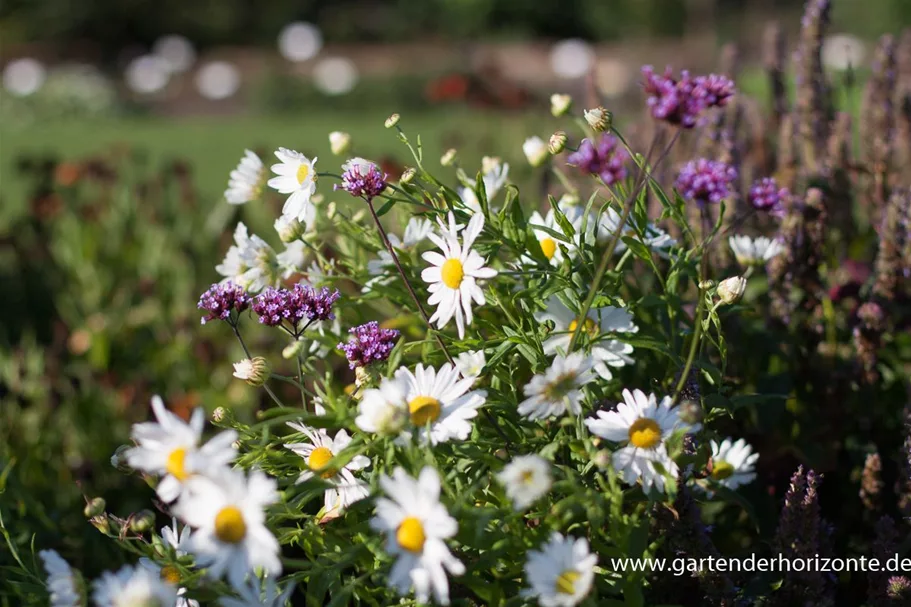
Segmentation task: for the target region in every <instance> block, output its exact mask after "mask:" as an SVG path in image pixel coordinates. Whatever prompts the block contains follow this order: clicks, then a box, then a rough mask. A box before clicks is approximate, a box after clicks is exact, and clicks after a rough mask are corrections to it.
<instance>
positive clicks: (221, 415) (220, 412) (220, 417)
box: [212, 407, 228, 423]
mask: <svg viewBox="0 0 911 607" xmlns="http://www.w3.org/2000/svg"><path fill="white" fill-rule="evenodd" d="M227 414H228V412H227V411H225V408H224V407H215V411H212V421H213V422H215V423H218V422H221V421H224V419H225V416H226V415H227Z"/></svg>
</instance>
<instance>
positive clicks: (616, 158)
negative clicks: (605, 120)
mask: <svg viewBox="0 0 911 607" xmlns="http://www.w3.org/2000/svg"><path fill="white" fill-rule="evenodd" d="M627 160H629V153H628V152H627V151H626V148H624V147H622V146H620V145H619V140H618V139H617V138H616V137H614V136H613V135H609V134H608V133H604V134H602V135H601V139H600V140H599V141H598V145H597V146H596V145H595V144H593V143H592V141H591V140H590V139H583V140H582V143H581V144H580V145H579V150H578V151H576V152H574V153H572V154H570V155H569V157H568V158H567V159H566V163H567V164H568V165H570V166H574V167H577V168H578V169H579V170H580V171H582V172H583V173H588V174H591V175H598V176H599V177H600V178H601V180H602V181H603V182H604V183H605V184H607V185H611V184H613V183H616V182H618V181H621V180H623V179H624V178H626V161H627Z"/></svg>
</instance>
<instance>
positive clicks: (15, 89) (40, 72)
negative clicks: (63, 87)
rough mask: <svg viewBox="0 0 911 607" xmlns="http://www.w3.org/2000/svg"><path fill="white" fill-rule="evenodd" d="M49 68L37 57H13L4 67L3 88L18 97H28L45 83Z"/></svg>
mask: <svg viewBox="0 0 911 607" xmlns="http://www.w3.org/2000/svg"><path fill="white" fill-rule="evenodd" d="M45 78H47V70H45V69H44V65H43V64H42V63H41V62H40V61H38V60H37V59H32V58H31V57H22V58H20V59H13V60H12V61H10V62H9V63H7V64H6V67H4V68H3V88H5V89H6V90H7V91H9V92H10V93H11V94H13V95H16V96H17V97H27V96H28V95H31V94H32V93H34V92H36V91H37V90H38V89H40V88H41V85H42V84H44V80H45Z"/></svg>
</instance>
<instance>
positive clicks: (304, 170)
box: [297, 162, 310, 185]
mask: <svg viewBox="0 0 911 607" xmlns="http://www.w3.org/2000/svg"><path fill="white" fill-rule="evenodd" d="M309 176H310V167H309V166H308V165H307V163H306V162H302V163H301V165H300V166H299V167H297V183H299V184H301V185H304V182H305V181H306V180H307V177H309Z"/></svg>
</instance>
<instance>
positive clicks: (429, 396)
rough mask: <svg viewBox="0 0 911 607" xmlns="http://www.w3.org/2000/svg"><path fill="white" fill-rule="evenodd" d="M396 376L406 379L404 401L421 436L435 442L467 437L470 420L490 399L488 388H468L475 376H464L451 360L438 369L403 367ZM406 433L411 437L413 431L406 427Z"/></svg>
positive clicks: (422, 438)
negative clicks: (410, 369)
mask: <svg viewBox="0 0 911 607" xmlns="http://www.w3.org/2000/svg"><path fill="white" fill-rule="evenodd" d="M395 377H396V379H399V380H402V381H403V382H405V385H406V388H405V402H407V403H408V412H409V415H410V417H411V423H412V424H414V426H415V430H416V431H417V432H418V434H419V435H420V437H421V440H423V441H424V442H426V441H430V444H432V445H436V444H438V443H445V442H448V441H450V440H453V439H456V440H465V439H466V438H468V435H469V434H471V423H470V422H469V420H471V419H474V418H475V417H476V416H477V414H478V408H479V407H480V406H481V405H483V404H484V402H485V401H486V400H487V392H486V391H484V390H471V391H469V389H470V388H471V386H472V384H473V383H474V380H475V378H473V377H469V378H462V377H461V376H460V374H459V370H458V369H457V368H456V367H453V366H452V365H450V364H449V363H445V364H443V366H442V367H440V370H439V371H437V370H435V369H434V368H433V367H424V365H422V364H418V366H417V367H415V369H414V373H412V372H411V371H409V370H408V369H406V368H405V367H402V368H400V369H399V370H398V371H396V372H395ZM428 424H429V425H430V428H429V429H428V428H427V425H428ZM403 436H404V437H405V438H410V437H411V432H410V431H408V430H406V431H405V432H403Z"/></svg>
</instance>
